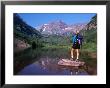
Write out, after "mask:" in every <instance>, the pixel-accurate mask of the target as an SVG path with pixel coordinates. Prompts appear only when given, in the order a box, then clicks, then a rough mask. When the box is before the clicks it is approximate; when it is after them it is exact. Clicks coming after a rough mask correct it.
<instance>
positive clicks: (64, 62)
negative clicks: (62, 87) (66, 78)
mask: <svg viewBox="0 0 110 88" xmlns="http://www.w3.org/2000/svg"><path fill="white" fill-rule="evenodd" d="M84 64H85V62H83V61H72V60H68V59H61V60H60V61H59V62H58V65H63V66H83V65H84Z"/></svg>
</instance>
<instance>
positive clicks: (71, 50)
mask: <svg viewBox="0 0 110 88" xmlns="http://www.w3.org/2000/svg"><path fill="white" fill-rule="evenodd" d="M73 51H74V49H73V48H72V49H71V58H73Z"/></svg>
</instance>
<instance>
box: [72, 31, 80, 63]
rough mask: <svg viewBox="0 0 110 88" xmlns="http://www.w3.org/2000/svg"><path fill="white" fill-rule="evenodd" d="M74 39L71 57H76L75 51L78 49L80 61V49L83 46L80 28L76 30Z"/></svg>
mask: <svg viewBox="0 0 110 88" xmlns="http://www.w3.org/2000/svg"><path fill="white" fill-rule="evenodd" d="M72 40H73V45H72V49H71V58H72V60H73V59H74V56H73V53H74V51H76V54H77V57H76V61H78V59H79V49H80V48H81V45H82V36H81V35H80V34H79V31H78V30H77V31H76V33H75V35H74V36H72Z"/></svg>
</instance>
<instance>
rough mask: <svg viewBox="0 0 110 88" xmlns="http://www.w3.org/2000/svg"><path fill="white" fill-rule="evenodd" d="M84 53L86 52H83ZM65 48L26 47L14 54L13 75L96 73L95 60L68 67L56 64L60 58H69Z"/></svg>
mask: <svg viewBox="0 0 110 88" xmlns="http://www.w3.org/2000/svg"><path fill="white" fill-rule="evenodd" d="M85 55H86V54H85ZM69 58H70V50H67V49H45V48H43V49H35V50H33V49H26V50H24V51H22V52H19V53H15V55H14V75H96V74H97V73H96V71H97V70H96V66H94V65H93V66H92V63H94V64H96V60H94V59H92V60H89V61H90V62H91V65H90V66H89V65H88V64H86V65H85V66H81V67H68V66H60V65H58V64H57V63H58V61H59V60H60V59H69Z"/></svg>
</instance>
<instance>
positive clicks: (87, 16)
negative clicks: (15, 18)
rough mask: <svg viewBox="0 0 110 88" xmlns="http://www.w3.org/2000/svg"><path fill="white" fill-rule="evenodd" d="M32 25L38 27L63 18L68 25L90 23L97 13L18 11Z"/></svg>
mask: <svg viewBox="0 0 110 88" xmlns="http://www.w3.org/2000/svg"><path fill="white" fill-rule="evenodd" d="M18 15H19V16H20V17H21V18H22V19H23V20H24V21H25V22H26V23H27V24H29V25H30V26H32V27H34V28H36V27H38V26H41V25H42V24H48V23H50V22H52V21H57V20H62V21H63V22H65V23H66V24H68V25H71V24H75V23H88V22H89V21H90V20H91V18H92V17H93V16H94V15H96V14H95V13H18Z"/></svg>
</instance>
